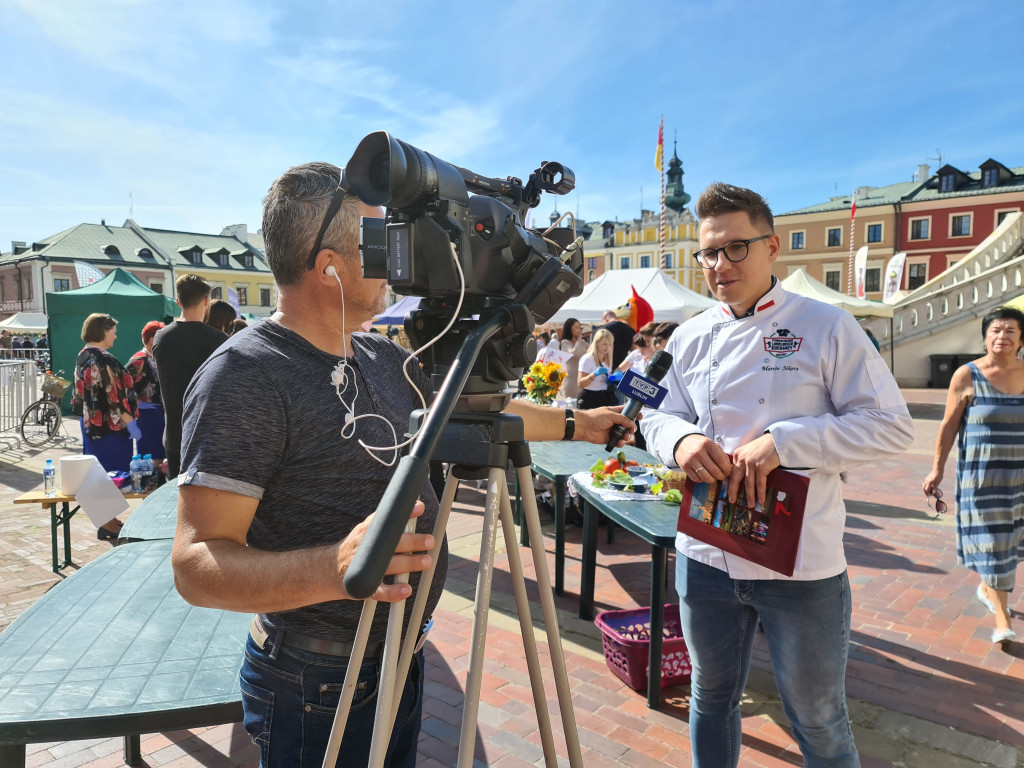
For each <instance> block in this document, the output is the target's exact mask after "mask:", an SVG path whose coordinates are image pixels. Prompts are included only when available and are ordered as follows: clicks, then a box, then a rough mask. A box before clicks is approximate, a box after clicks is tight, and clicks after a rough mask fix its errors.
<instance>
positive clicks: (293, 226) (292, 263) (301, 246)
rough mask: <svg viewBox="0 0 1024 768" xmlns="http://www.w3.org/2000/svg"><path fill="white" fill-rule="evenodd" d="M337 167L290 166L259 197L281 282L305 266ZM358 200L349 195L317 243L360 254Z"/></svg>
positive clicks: (270, 258)
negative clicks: (263, 194)
mask: <svg viewBox="0 0 1024 768" xmlns="http://www.w3.org/2000/svg"><path fill="white" fill-rule="evenodd" d="M340 180H341V169H340V168H339V167H338V166H336V165H331V164H330V163H305V164H304V165H297V166H295V167H294V168H289V169H288V170H287V171H285V172H284V173H283V174H282V175H281V177H280V178H278V179H277V180H276V181H275V182H274V183H273V184H271V185H270V190H269V191H268V192H267V196H266V197H264V198H263V243H264V247H265V249H266V255H267V262H268V263H269V264H270V270H271V271H272V272H273V273H274V280H275V281H277V284H278V285H279V286H288V285H295V284H297V283H298V282H299V281H300V280H301V279H302V275H303V274H304V273H305V271H306V262H307V261H308V260H309V251H310V249H312V247H313V243H314V241H315V240H316V236H317V233H318V232H319V231H320V227H321V226H322V225H323V221H324V215H325V214H326V213H327V207H328V206H329V205H330V201H331V196H332V195H333V194H334V192H335V191H336V190H337V189H338V183H339V182H340ZM359 218H360V211H359V200H358V199H357V198H356V197H354V196H352V195H349V196H348V197H347V198H346V199H345V202H344V204H343V205H342V206H341V209H340V210H339V211H338V214H337V215H336V216H335V217H334V220H333V221H332V222H331V225H330V226H329V227H328V228H327V232H326V233H324V239H323V241H322V242H321V244H320V247H321V248H330V249H332V250H334V251H337V252H338V253H340V254H341V255H342V256H344V257H346V258H353V259H358V258H359Z"/></svg>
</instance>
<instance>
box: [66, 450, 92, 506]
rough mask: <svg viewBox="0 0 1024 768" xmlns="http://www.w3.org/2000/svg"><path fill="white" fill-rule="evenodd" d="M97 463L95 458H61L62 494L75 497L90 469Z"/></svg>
mask: <svg viewBox="0 0 1024 768" xmlns="http://www.w3.org/2000/svg"><path fill="white" fill-rule="evenodd" d="M95 463H96V457H95V456H61V458H60V462H59V464H60V492H61V493H63V494H64V495H65V496H74V495H75V494H76V493H78V489H79V487H80V486H81V485H82V481H83V480H84V479H85V476H86V475H88V474H89V468H90V467H92V465H93V464H95Z"/></svg>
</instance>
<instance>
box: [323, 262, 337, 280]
mask: <svg viewBox="0 0 1024 768" xmlns="http://www.w3.org/2000/svg"><path fill="white" fill-rule="evenodd" d="M324 274H325V275H330V276H331V277H333V278H334V279H335V280H337V279H338V270H336V269H335V268H334V265H333V264H331V265H330V266H328V267H327V269H325V270H324Z"/></svg>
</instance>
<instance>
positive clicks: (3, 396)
mask: <svg viewBox="0 0 1024 768" xmlns="http://www.w3.org/2000/svg"><path fill="white" fill-rule="evenodd" d="M39 398H40V392H39V371H38V369H37V368H36V364H35V362H34V361H33V360H0V433H2V432H7V431H9V430H12V429H13V430H17V429H18V427H19V426H20V425H21V416H22V414H24V413H25V409H26V408H28V407H29V406H30V405H31V404H32V403H34V402H35V401H36V400H38V399H39Z"/></svg>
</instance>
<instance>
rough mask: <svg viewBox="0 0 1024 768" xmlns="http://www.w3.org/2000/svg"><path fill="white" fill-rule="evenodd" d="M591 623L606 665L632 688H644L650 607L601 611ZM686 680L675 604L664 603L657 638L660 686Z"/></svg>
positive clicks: (687, 660) (686, 666)
mask: <svg viewBox="0 0 1024 768" xmlns="http://www.w3.org/2000/svg"><path fill="white" fill-rule="evenodd" d="M594 623H595V624H596V625H597V626H598V628H599V629H600V630H601V645H602V646H603V647H604V660H605V662H606V663H607V664H608V668H609V669H610V670H611V671H612V672H614V673H615V674H616V676H617V677H619V678H620V679H621V680H622V681H623V682H624V683H625V684H626V685H628V686H629V687H630V688H632V689H633V690H634V691H646V690H647V664H648V657H649V655H650V645H651V609H650V608H635V609H633V610H630V611H604V612H602V613H599V614H598V615H597V618H596V619H594ZM688 682H690V654H689V653H687V651H686V641H685V640H683V630H682V627H681V626H680V624H679V606H678V605H676V604H672V605H666V606H665V621H664V626H663V628H662V641H661V687H662V688H668V687H669V686H672V685H682V684H684V683H688Z"/></svg>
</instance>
